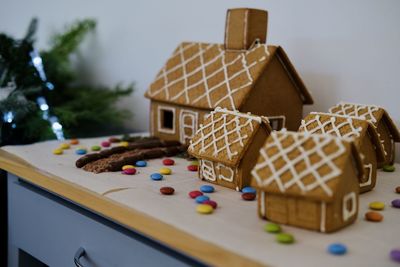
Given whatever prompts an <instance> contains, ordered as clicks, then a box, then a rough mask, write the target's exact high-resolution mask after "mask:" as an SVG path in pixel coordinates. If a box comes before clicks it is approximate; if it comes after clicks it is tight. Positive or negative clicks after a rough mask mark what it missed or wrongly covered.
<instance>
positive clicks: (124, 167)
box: [122, 165, 135, 171]
mask: <svg viewBox="0 0 400 267" xmlns="http://www.w3.org/2000/svg"><path fill="white" fill-rule="evenodd" d="M134 168H135V166H133V165H124V166H122V170H123V171H124V170H126V169H134Z"/></svg>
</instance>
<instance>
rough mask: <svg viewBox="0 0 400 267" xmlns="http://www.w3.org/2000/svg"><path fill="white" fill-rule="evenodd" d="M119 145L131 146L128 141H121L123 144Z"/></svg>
mask: <svg viewBox="0 0 400 267" xmlns="http://www.w3.org/2000/svg"><path fill="white" fill-rule="evenodd" d="M119 145H120V146H129V142H127V141H121V142H119Z"/></svg>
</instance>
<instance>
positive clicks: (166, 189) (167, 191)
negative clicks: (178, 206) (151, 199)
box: [160, 186, 175, 195]
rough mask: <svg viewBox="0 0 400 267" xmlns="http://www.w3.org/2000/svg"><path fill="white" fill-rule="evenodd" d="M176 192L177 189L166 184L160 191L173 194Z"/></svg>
mask: <svg viewBox="0 0 400 267" xmlns="http://www.w3.org/2000/svg"><path fill="white" fill-rule="evenodd" d="M174 192H175V189H174V188H172V187H170V186H165V187H161V188H160V193H161V194H163V195H172V194H173V193H174Z"/></svg>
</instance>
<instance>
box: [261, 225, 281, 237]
mask: <svg viewBox="0 0 400 267" xmlns="http://www.w3.org/2000/svg"><path fill="white" fill-rule="evenodd" d="M264 231H265V232H268V233H273V234H276V233H279V232H280V231H281V226H280V225H279V224H275V223H267V224H266V225H265V226H264Z"/></svg>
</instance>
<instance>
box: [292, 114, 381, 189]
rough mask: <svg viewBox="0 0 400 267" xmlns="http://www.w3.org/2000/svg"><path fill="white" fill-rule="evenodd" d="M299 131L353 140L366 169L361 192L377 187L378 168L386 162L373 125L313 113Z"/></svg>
mask: <svg viewBox="0 0 400 267" xmlns="http://www.w3.org/2000/svg"><path fill="white" fill-rule="evenodd" d="M299 131H300V132H307V133H310V134H315V133H318V134H331V135H335V136H337V137H341V138H346V139H353V140H354V143H355V145H356V147H357V149H358V150H359V151H360V153H361V158H362V159H363V162H364V168H365V171H364V172H365V175H364V177H363V178H362V179H361V180H360V192H361V193H363V192H367V191H370V190H371V189H372V188H374V187H375V184H376V175H377V166H378V164H379V163H381V162H383V161H384V152H383V148H382V145H381V142H380V140H379V137H378V133H377V132H376V130H375V127H374V126H373V125H372V124H371V123H369V122H368V121H366V120H362V119H357V118H354V117H350V116H346V115H337V114H329V113H318V112H312V113H310V114H309V115H307V116H306V117H305V118H304V120H303V121H302V122H301V126H300V129H299Z"/></svg>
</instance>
